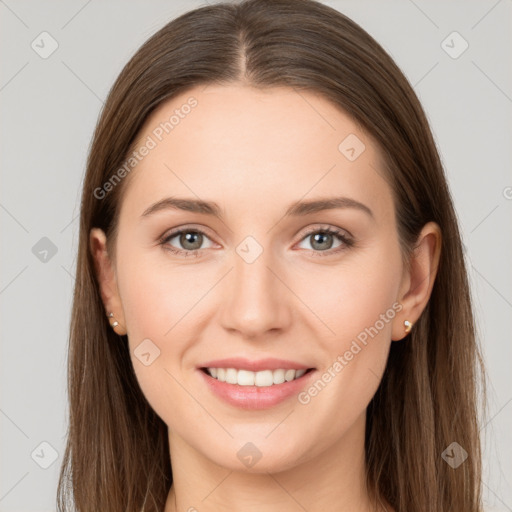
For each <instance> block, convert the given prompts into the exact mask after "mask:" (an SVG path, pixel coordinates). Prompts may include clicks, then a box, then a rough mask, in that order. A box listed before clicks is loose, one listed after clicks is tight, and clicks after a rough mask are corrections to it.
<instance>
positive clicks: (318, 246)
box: [301, 226, 354, 256]
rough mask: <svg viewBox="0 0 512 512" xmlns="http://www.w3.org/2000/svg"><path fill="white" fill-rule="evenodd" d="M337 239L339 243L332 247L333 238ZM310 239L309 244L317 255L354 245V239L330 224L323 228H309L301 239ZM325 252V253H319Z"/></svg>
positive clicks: (338, 250)
mask: <svg viewBox="0 0 512 512" xmlns="http://www.w3.org/2000/svg"><path fill="white" fill-rule="evenodd" d="M336 238H337V239H338V240H339V241H340V243H339V244H338V245H337V246H336V247H335V249H332V247H333V239H336ZM305 240H311V242H310V245H311V247H312V249H311V250H312V251H314V253H318V255H319V256H329V255H332V254H335V253H338V252H340V251H343V250H345V249H348V248H350V247H352V246H353V245H354V241H353V240H352V239H351V238H350V237H349V236H347V235H346V234H345V232H344V231H342V230H341V229H338V228H333V227H331V226H328V227H325V228H318V227H317V228H314V229H312V230H310V231H309V232H308V233H307V234H306V236H305V237H304V238H303V239H302V240H301V242H302V241H305ZM321 253H325V254H321Z"/></svg>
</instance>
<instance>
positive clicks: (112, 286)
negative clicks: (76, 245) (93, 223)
mask: <svg viewBox="0 0 512 512" xmlns="http://www.w3.org/2000/svg"><path fill="white" fill-rule="evenodd" d="M89 246H90V250H91V253H92V257H93V260H94V267H95V270H96V278H97V280H98V284H99V287H100V293H101V299H102V301H103V305H104V306H105V310H106V313H105V314H106V315H108V314H109V313H113V315H114V316H113V317H112V318H109V322H110V324H111V325H112V324H113V323H114V322H118V324H119V325H117V326H115V328H114V331H115V332H116V333H117V334H119V335H124V334H126V328H125V325H126V323H125V319H124V312H123V306H122V303H121V298H120V296H119V290H118V288H117V278H116V274H115V269H114V265H113V263H112V261H111V260H110V257H109V254H108V252H107V237H106V236H105V233H104V232H103V231H102V230H101V229H99V228H93V229H91V232H90V234H89Z"/></svg>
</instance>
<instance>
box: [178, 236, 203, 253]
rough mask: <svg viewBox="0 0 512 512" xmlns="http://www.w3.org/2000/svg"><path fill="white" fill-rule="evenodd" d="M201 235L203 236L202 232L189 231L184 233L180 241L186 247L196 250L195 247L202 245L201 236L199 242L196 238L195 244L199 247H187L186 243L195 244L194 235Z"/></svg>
mask: <svg viewBox="0 0 512 512" xmlns="http://www.w3.org/2000/svg"><path fill="white" fill-rule="evenodd" d="M201 236H202V235H201V234H200V233H195V232H193V231H191V232H188V233H184V234H183V235H182V239H181V240H180V241H181V243H182V245H183V247H186V248H188V249H192V250H194V249H199V247H201V238H199V243H197V240H196V242H195V244H196V245H197V247H187V245H186V244H192V245H194V240H193V239H194V237H201Z"/></svg>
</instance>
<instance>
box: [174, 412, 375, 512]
mask: <svg viewBox="0 0 512 512" xmlns="http://www.w3.org/2000/svg"><path fill="white" fill-rule="evenodd" d="M364 427H365V415H362V416H361V417H360V418H359V419H358V420H357V421H356V422H355V423H354V425H353V426H352V427H351V429H350V430H349V431H348V432H346V434H345V436H343V437H342V438H341V439H340V440H339V441H338V443H337V444H336V445H335V446H331V447H330V448H329V450H326V451H325V452H323V453H320V454H319V455H318V456H316V457H315V458H312V459H308V460H305V461H302V462H298V463H297V464H296V465H294V466H293V467H292V468H290V469H286V470H284V471H280V472H275V473H269V472H262V473H255V472H247V471H245V472H244V471H235V470H231V469H228V468H223V467H221V466H219V465H217V464H214V463H213V462H212V461H211V460H209V459H207V458H205V457H204V456H203V455H202V454H200V453H199V452H197V451H196V450H195V449H194V448H192V447H191V446H190V445H188V444H187V443H186V442H185V441H184V439H183V438H182V437H180V436H178V435H177V434H176V433H175V432H171V431H170V430H169V446H170V452H171V454H172V468H173V485H172V487H171V490H170V492H169V495H168V499H167V503H166V506H165V512H178V511H179V512H182V511H184V512H185V511H187V512H194V511H195V512H220V511H230V512H238V511H240V512H241V511H244V512H278V511H279V512H281V511H282V510H290V511H295V510H297V511H304V510H307V511H308V512H320V511H321V512H374V511H375V510H377V509H375V508H374V507H372V506H371V504H370V500H369V497H368V493H367V490H366V482H365V460H364ZM378 510H381V511H383V510H385V509H383V508H380V509H378Z"/></svg>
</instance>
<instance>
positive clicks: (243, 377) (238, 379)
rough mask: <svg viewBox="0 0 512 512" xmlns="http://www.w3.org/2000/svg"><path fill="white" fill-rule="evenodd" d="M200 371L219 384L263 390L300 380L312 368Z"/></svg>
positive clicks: (203, 369)
mask: <svg viewBox="0 0 512 512" xmlns="http://www.w3.org/2000/svg"><path fill="white" fill-rule="evenodd" d="M201 370H202V371H203V372H204V373H206V374H207V375H209V376H210V377H212V378H214V379H216V380H218V381H219V382H225V383H227V384H236V385H239V386H258V387H262V388H263V387H271V386H276V385H279V384H283V383H285V382H291V381H293V380H297V379H300V378H301V377H303V376H304V375H306V374H307V373H309V372H311V371H313V370H314V368H308V369H300V370H293V369H283V368H279V369H276V370H261V371H257V372H252V371H250V370H238V369H236V368H201Z"/></svg>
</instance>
